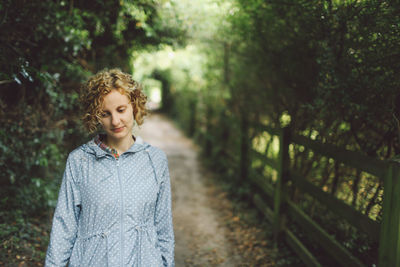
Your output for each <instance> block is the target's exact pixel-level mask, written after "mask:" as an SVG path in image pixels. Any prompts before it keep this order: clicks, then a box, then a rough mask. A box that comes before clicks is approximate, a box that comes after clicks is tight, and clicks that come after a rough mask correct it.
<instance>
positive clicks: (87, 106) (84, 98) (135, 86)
mask: <svg viewBox="0 0 400 267" xmlns="http://www.w3.org/2000/svg"><path fill="white" fill-rule="evenodd" d="M112 90H118V91H119V92H120V93H122V94H125V95H126V96H127V97H128V98H129V99H130V101H131V104H132V108H133V117H134V119H135V121H136V123H137V124H138V125H142V124H143V119H144V117H145V116H146V115H147V109H146V107H145V105H146V101H147V97H146V95H145V94H144V93H143V92H142V87H141V86H140V85H139V83H138V82H136V81H135V80H133V78H132V76H131V75H129V74H127V73H124V72H122V71H121V70H120V69H111V70H107V69H105V70H102V71H100V72H98V73H96V74H95V75H94V76H92V77H90V78H89V80H88V81H87V82H86V83H85V84H83V86H82V87H81V95H80V100H81V104H82V107H83V116H82V121H83V124H84V126H85V128H86V129H87V130H88V131H89V132H90V133H93V132H95V131H97V130H98V127H99V124H100V118H101V113H102V111H101V106H102V104H103V101H104V97H105V96H106V95H107V94H108V93H110V92H111V91H112Z"/></svg>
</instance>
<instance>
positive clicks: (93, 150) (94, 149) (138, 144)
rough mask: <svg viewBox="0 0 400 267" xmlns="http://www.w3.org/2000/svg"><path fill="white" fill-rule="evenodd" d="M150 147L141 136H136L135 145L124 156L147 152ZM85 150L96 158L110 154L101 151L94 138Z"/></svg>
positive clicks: (86, 145)
mask: <svg viewBox="0 0 400 267" xmlns="http://www.w3.org/2000/svg"><path fill="white" fill-rule="evenodd" d="M148 147H150V145H149V144H148V143H146V142H145V141H144V140H143V139H142V138H141V137H140V136H136V141H135V143H134V144H133V145H132V146H131V147H130V148H129V149H128V150H127V151H125V152H124V153H123V154H125V153H136V152H139V151H142V150H145V149H146V148H148ZM83 149H84V150H85V151H86V152H88V153H90V154H94V155H95V156H96V158H101V157H104V156H106V155H107V154H108V153H107V152H106V151H104V150H103V149H101V148H100V147H99V146H98V145H97V144H96V143H95V142H94V138H92V139H91V140H90V141H89V142H87V143H86V144H85V145H84V147H83Z"/></svg>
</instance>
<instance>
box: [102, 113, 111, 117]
mask: <svg viewBox="0 0 400 267" xmlns="http://www.w3.org/2000/svg"><path fill="white" fill-rule="evenodd" d="M109 115H110V112H102V113H101V114H100V116H101V117H102V118H105V117H108V116H109Z"/></svg>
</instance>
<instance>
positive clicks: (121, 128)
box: [112, 127, 124, 133]
mask: <svg viewBox="0 0 400 267" xmlns="http://www.w3.org/2000/svg"><path fill="white" fill-rule="evenodd" d="M122 130H124V127H120V128H114V129H112V131H113V132H114V133H119V132H122Z"/></svg>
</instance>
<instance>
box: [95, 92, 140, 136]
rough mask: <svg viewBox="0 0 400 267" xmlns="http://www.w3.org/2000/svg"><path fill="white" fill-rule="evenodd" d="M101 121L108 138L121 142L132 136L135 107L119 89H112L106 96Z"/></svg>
mask: <svg viewBox="0 0 400 267" xmlns="http://www.w3.org/2000/svg"><path fill="white" fill-rule="evenodd" d="M100 123H101V125H102V126H103V129H104V131H105V132H106V134H107V139H108V140H109V141H112V142H113V143H119V142H121V141H124V140H125V139H127V138H132V128H133V123H134V119H133V109H132V105H131V102H130V100H129V98H128V97H127V96H126V95H124V94H121V93H120V92H119V91H118V90H112V91H111V92H110V93H108V94H107V95H106V96H105V97H104V101H103V105H102V115H101V119H100Z"/></svg>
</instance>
